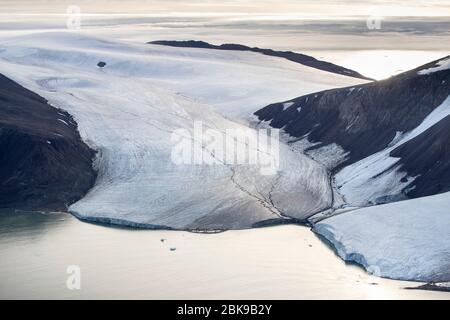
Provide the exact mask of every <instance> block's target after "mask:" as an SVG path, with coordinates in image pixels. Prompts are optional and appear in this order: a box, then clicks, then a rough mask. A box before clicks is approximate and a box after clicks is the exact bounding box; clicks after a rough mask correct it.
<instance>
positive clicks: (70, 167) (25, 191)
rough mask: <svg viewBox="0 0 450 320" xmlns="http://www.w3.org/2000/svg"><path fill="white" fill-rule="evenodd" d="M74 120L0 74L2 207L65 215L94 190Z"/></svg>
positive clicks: (88, 152)
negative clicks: (65, 212)
mask: <svg viewBox="0 0 450 320" xmlns="http://www.w3.org/2000/svg"><path fill="white" fill-rule="evenodd" d="M94 156H95V152H94V151H93V150H91V149H89V147H88V146H87V145H85V144H84V143H83V142H82V140H81V138H80V135H79V133H78V131H77V124H76V123H75V121H74V120H73V119H72V117H71V116H70V115H69V114H68V113H66V112H64V111H62V110H58V109H56V108H53V107H51V106H50V105H48V104H47V101H46V100H45V99H44V98H42V97H40V96H38V95H36V94H34V93H33V92H31V91H29V90H27V89H25V88H23V87H21V86H20V85H18V84H17V83H15V82H13V81H11V80H10V79H8V78H6V77H4V76H3V75H0V208H15V209H24V210H42V211H51V210H65V209H67V207H68V205H70V204H72V203H74V202H76V201H77V200H79V199H80V198H81V197H83V196H84V195H85V194H86V193H87V191H88V190H89V189H90V188H91V187H92V186H93V184H94V182H95V178H96V173H95V171H94V170H93V168H92V160H93V158H94Z"/></svg>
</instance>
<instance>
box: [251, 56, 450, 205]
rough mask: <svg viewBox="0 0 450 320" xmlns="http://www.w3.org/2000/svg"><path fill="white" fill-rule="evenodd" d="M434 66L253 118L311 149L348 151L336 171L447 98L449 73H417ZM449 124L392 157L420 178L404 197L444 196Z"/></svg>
mask: <svg viewBox="0 0 450 320" xmlns="http://www.w3.org/2000/svg"><path fill="white" fill-rule="evenodd" d="M444 59H445V58H444ZM441 60H442V59H440V60H438V61H441ZM438 61H435V62H432V63H429V64H427V65H425V66H422V67H420V68H417V69H415V70H412V71H409V72H405V73H403V74H400V75H398V76H395V77H392V78H390V79H387V80H384V81H378V82H373V83H369V84H364V85H359V86H354V87H350V88H343V89H335V90H328V91H323V92H319V93H316V94H311V95H307V96H303V97H300V98H297V99H294V100H292V102H294V104H293V105H292V106H290V107H289V108H286V110H284V107H283V103H276V104H272V105H269V106H267V107H265V108H263V109H261V110H259V111H258V112H256V113H255V114H256V115H257V116H258V118H259V120H264V121H270V123H271V125H272V126H273V127H276V128H283V129H284V130H285V131H286V132H287V133H289V134H290V135H292V136H293V137H298V138H301V137H304V136H306V135H308V139H309V141H311V142H318V143H319V144H318V145H317V146H315V147H314V148H319V147H321V146H324V145H328V144H331V143H336V144H338V145H340V146H341V147H343V148H344V150H346V151H349V152H350V154H349V156H348V158H347V159H346V160H345V161H344V162H342V163H341V164H339V165H338V166H337V167H335V168H334V170H333V171H334V172H337V171H338V170H340V169H341V168H343V167H345V166H347V165H350V164H352V163H354V162H357V161H359V160H361V159H363V158H366V157H368V156H370V155H372V154H374V153H376V152H379V151H381V150H383V149H385V148H386V147H388V145H389V144H390V143H391V142H392V140H393V139H394V138H395V136H396V133H397V132H408V131H411V130H412V129H414V128H416V127H417V126H419V125H420V123H421V122H422V121H423V120H424V119H425V118H426V117H427V116H428V115H429V114H430V113H431V112H432V111H433V110H434V109H436V108H437V107H438V106H440V105H441V104H442V103H443V102H444V100H445V99H446V98H447V97H449V96H450V70H444V71H439V72H434V73H431V74H429V75H419V74H418V71H420V70H424V69H428V68H431V67H434V66H435V65H436V63H437V62H438ZM299 108H301V109H299ZM298 110H300V111H298ZM449 125H450V120H449V119H448V118H446V119H443V120H442V121H441V122H440V123H438V124H436V125H435V126H433V127H432V128H430V129H428V130H427V131H426V132H424V133H422V134H421V135H419V136H418V137H416V138H415V139H413V140H412V141H410V142H408V143H406V144H404V145H402V146H401V147H399V148H397V149H396V150H394V151H393V152H392V154H391V155H392V156H394V157H401V160H400V162H399V164H400V165H401V168H400V169H401V170H403V171H406V172H407V173H408V175H409V176H412V177H415V176H417V175H420V177H419V178H417V179H416V180H415V181H414V183H413V184H412V185H411V186H412V187H414V189H413V190H409V191H408V192H407V195H408V196H409V197H421V196H426V195H431V194H437V193H441V192H446V191H450V175H449V174H448V170H447V169H448V168H450V155H449V141H450V135H449V134H450V129H449Z"/></svg>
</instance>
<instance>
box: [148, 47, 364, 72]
mask: <svg viewBox="0 0 450 320" xmlns="http://www.w3.org/2000/svg"><path fill="white" fill-rule="evenodd" d="M149 44H158V45H163V46H169V47H177V48H199V49H214V50H232V51H251V52H257V53H261V54H264V55H266V56H272V57H279V58H284V59H287V60H289V61H292V62H295V63H299V64H303V65H305V66H308V67H312V68H316V69H319V70H323V71H328V72H332V73H337V74H340V75H344V76H349V77H353V78H358V79H365V80H373V79H370V78H367V77H364V76H363V75H361V74H360V73H358V72H356V71H354V70H350V69H347V68H344V67H341V66H338V65H335V64H333V63H330V62H326V61H321V60H317V59H316V58H314V57H311V56H307V55H305V54H300V53H295V52H292V51H275V50H272V49H261V48H257V47H253V48H252V47H248V46H244V45H241V44H222V45H220V46H216V45H212V44H209V43H207V42H204V41H194V40H189V41H169V40H167V41H166V40H159V41H152V42H149Z"/></svg>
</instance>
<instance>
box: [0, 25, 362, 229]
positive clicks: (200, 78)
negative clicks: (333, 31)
mask: <svg viewBox="0 0 450 320" xmlns="http://www.w3.org/2000/svg"><path fill="white" fill-rule="evenodd" d="M99 61H104V62H106V67H105V68H103V69H100V68H97V63H98V62H99ZM0 70H2V72H3V73H5V74H6V75H8V76H10V77H11V78H12V79H14V80H16V81H18V82H19V83H20V84H22V85H24V86H25V87H27V88H29V89H30V90H33V91H34V92H37V93H39V94H40V95H42V96H43V97H45V98H47V99H48V100H49V102H50V103H52V104H53V105H55V106H57V107H60V108H62V109H65V110H67V111H68V112H69V113H70V114H72V115H73V116H74V118H75V120H76V121H77V122H78V124H79V130H80V133H81V136H82V137H83V139H84V140H85V141H86V142H87V143H88V144H89V145H90V146H91V147H92V148H94V149H96V150H98V151H99V155H98V159H97V164H96V165H97V169H98V179H97V182H96V185H95V187H94V188H93V189H92V190H91V191H90V192H89V194H88V195H87V196H86V197H85V198H83V199H82V200H81V201H79V202H77V203H75V204H74V205H72V206H71V208H70V210H71V211H72V212H74V213H75V214H76V215H77V216H79V217H81V218H83V219H88V220H94V221H103V222H112V223H119V224H129V225H142V226H146V227H170V228H175V229H229V228H235V229H239V228H247V227H252V226H254V225H255V224H256V225H257V224H259V223H260V222H262V221H266V220H273V219H284V217H285V216H290V217H294V218H297V219H304V218H306V217H308V216H310V215H311V214H313V213H315V212H317V211H320V210H323V209H325V208H327V207H328V206H330V204H331V191H330V188H329V184H328V177H327V173H326V170H325V169H324V168H322V167H321V166H320V165H318V164H317V163H315V162H314V161H312V160H310V159H308V158H307V157H304V156H302V155H299V154H296V153H294V152H292V151H291V150H290V149H289V148H288V147H286V146H285V145H281V146H280V155H281V159H280V171H279V172H278V174H276V175H267V176H264V175H261V171H260V167H258V166H254V165H214V166H209V165H176V164H174V163H173V162H172V161H171V151H172V147H173V143H172V141H171V136H172V133H173V132H174V131H175V130H179V129H186V130H188V131H189V132H192V130H193V125H194V121H201V122H202V123H203V126H204V127H205V128H213V129H216V130H219V131H221V132H224V131H225V130H227V129H232V128H244V127H243V126H242V125H240V124H237V123H235V122H232V121H230V120H227V119H226V118H224V117H223V116H222V115H220V114H219V113H217V112H216V111H215V110H219V111H220V112H221V113H223V114H225V115H226V116H230V117H234V116H235V115H236V114H245V112H244V111H245V110H249V109H250V110H256V109H257V107H258V104H260V103H261V104H265V103H267V101H270V100H272V99H276V98H277V97H287V95H288V94H289V95H290V94H292V92H294V91H293V90H292V88H293V87H294V86H296V87H297V89H298V88H300V90H304V91H305V92H307V91H309V90H317V88H321V87H329V86H339V85H343V84H348V82H354V81H355V80H354V79H352V78H348V77H341V76H337V75H328V74H326V73H325V74H326V76H324V72H322V71H316V70H314V69H311V68H307V67H303V66H299V65H295V64H293V63H290V62H285V61H278V60H277V59H275V58H270V57H263V56H260V55H257V54H252V53H234V52H217V53H213V52H211V51H209V50H206V51H205V52H202V51H201V50H197V49H195V50H194V49H191V50H189V49H187V50H182V49H173V48H164V47H160V46H150V45H145V44H144V45H137V44H128V43H116V42H110V41H106V40H102V39H96V38H91V37H86V36H82V35H79V34H76V33H71V32H65V33H46V34H39V35H38V34H35V35H33V36H22V37H18V38H15V39H9V40H7V41H3V42H2V44H1V48H0ZM302 79H304V80H302ZM269 80H270V81H269ZM268 83H272V84H271V85H268ZM303 85H304V87H302V86H303ZM180 93H181V94H180ZM186 96H187V97H186ZM198 101H201V102H209V103H211V104H212V105H213V108H211V107H208V106H207V105H205V104H203V103H200V102H198ZM214 107H215V108H214ZM246 112H247V111H246ZM250 113H251V112H249V113H248V115H249V114H250ZM252 134H253V135H255V134H256V132H253V133H252ZM195 142H196V143H198V141H195ZM203 146H205V145H204V144H203ZM202 150H203V151H202V152H203V154H204V155H205V156H207V155H208V154H209V151H208V150H207V149H205V148H203V149H202ZM259 152H260V153H261V151H259ZM272 156H275V155H272Z"/></svg>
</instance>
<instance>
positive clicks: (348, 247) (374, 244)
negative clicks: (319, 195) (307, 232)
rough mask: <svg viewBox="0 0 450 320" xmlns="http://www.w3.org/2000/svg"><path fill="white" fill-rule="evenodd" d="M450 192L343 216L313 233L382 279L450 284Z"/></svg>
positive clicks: (325, 221)
mask: <svg viewBox="0 0 450 320" xmlns="http://www.w3.org/2000/svg"><path fill="white" fill-rule="evenodd" d="M449 208H450V193H445V194H441V195H436V196H432V197H426V198H420V199H414V200H408V201H402V202H396V203H391V204H387V205H382V206H376V207H369V208H364V209H359V210H356V211H352V212H347V213H343V214H340V215H337V216H334V217H332V218H329V219H326V220H323V221H322V222H320V223H318V224H317V225H316V226H315V228H314V230H315V231H316V232H317V233H319V234H321V235H323V236H324V237H326V238H327V239H328V240H329V241H331V242H332V243H333V245H334V246H335V248H336V249H337V252H338V254H339V255H340V256H341V257H342V258H343V259H345V260H352V261H356V262H358V263H360V264H362V265H363V266H364V267H365V268H366V269H367V270H369V271H371V272H373V273H375V274H377V275H379V276H383V277H388V278H395V279H403V280H420V281H449V280H450V210H449Z"/></svg>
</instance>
